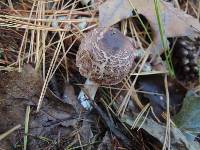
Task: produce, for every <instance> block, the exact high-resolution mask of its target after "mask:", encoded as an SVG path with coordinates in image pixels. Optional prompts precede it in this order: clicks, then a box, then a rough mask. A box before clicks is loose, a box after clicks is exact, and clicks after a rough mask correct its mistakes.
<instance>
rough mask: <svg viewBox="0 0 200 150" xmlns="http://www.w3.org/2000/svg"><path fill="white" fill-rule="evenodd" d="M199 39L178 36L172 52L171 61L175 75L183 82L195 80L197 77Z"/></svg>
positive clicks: (199, 49) (199, 51)
mask: <svg viewBox="0 0 200 150" xmlns="http://www.w3.org/2000/svg"><path fill="white" fill-rule="evenodd" d="M198 42H199V41H193V40H191V39H189V38H188V37H181V38H178V39H177V41H176V43H175V44H174V48H173V52H172V63H173V65H174V69H175V74H176V77H177V78H178V79H179V80H181V81H185V82H195V81H198V79H199V67H198V60H199V56H200V55H199V53H200V48H199V44H198Z"/></svg>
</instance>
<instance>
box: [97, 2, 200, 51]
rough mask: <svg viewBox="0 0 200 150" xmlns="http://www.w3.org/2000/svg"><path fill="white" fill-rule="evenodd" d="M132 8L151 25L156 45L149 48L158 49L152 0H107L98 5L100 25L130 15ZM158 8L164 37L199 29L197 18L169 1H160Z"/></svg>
mask: <svg viewBox="0 0 200 150" xmlns="http://www.w3.org/2000/svg"><path fill="white" fill-rule="evenodd" d="M133 10H136V11H137V13H138V14H141V15H143V16H145V17H146V19H147V20H148V21H149V23H150V25H151V28H152V32H153V38H154V39H153V41H154V44H155V46H156V47H155V46H152V45H151V46H150V50H153V49H155V48H156V49H158V50H160V49H161V48H162V47H161V46H162V45H161V42H160V31H159V25H158V22H157V17H156V13H155V4H154V1H153V0H142V1H139V0H123V1H122V0H109V1H107V2H105V3H103V4H102V5H101V6H100V10H99V11H100V12H99V22H100V26H102V27H108V26H112V25H114V24H115V23H117V22H119V21H121V20H122V19H125V18H128V17H131V16H132V15H133V14H132V12H133ZM160 10H161V16H160V17H161V21H162V23H163V28H164V29H165V36H166V37H176V36H192V35H194V34H196V33H198V32H199V31H200V24H199V22H198V20H197V19H195V18H194V17H192V16H190V15H187V14H186V13H185V12H183V11H182V10H180V9H178V8H174V7H173V5H172V4H171V3H168V2H164V1H161V2H160Z"/></svg>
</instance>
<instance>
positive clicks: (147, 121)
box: [0, 0, 200, 150]
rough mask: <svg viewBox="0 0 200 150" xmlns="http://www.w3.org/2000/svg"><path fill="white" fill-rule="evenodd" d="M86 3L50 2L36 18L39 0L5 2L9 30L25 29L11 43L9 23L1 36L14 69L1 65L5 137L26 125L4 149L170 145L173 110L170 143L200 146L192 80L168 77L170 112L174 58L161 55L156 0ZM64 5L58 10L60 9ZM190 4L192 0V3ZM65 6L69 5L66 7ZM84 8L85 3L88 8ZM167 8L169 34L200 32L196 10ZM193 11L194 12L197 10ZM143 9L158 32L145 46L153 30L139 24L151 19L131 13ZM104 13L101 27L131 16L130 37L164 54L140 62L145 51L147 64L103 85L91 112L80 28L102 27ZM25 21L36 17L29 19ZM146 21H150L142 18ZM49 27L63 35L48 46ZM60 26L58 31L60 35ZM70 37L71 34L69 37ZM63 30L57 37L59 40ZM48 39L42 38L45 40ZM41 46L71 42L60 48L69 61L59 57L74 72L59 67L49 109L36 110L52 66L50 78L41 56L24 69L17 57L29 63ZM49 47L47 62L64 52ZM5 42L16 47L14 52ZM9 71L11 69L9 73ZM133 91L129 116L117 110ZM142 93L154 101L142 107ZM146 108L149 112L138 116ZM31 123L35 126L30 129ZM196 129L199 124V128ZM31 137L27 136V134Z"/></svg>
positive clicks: (0, 122) (6, 61)
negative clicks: (169, 64) (85, 96)
mask: <svg viewBox="0 0 200 150" xmlns="http://www.w3.org/2000/svg"><path fill="white" fill-rule="evenodd" d="M81 2H82V4H81V3H79V2H78V1H69V2H67V3H66V5H68V4H69V6H71V8H72V9H71V8H70V9H71V10H70V9H67V7H63V4H64V3H65V2H64V1H63V2H61V1H55V2H49V5H48V7H47V8H52V9H50V10H44V12H45V11H47V12H45V14H42V13H41V12H42V11H40V13H41V14H42V16H40V15H41V14H40V15H38V14H37V13H35V10H34V11H33V12H32V13H33V14H32V15H30V18H29V19H30V20H29V19H28V18H27V16H28V15H29V13H30V11H29V10H30V9H29V8H31V7H29V8H28V7H27V6H29V5H30V6H31V5H32V4H33V3H32V2H26V1H24V2H23V3H22V5H20V3H17V4H18V5H16V3H12V2H11V1H9V2H8V4H7V5H4V4H6V3H7V2H6V1H3V2H2V3H3V6H2V7H1V8H2V10H1V11H2V12H3V13H5V12H6V14H7V15H0V21H1V24H0V26H2V27H3V26H5V25H7V27H8V28H9V29H11V28H12V30H16V28H18V32H20V34H18V35H17V36H16V37H15V38H14V37H13V38H14V40H13V41H11V42H10V43H9V44H8V43H6V40H5V39H4V37H5V38H10V39H11V40H12V39H13V38H12V36H10V37H8V35H9V33H10V32H11V31H9V30H7V31H6V33H8V35H7V34H6V36H5V35H3V34H2V33H5V28H2V30H1V35H3V36H1V38H0V39H1V42H0V50H1V56H0V58H1V60H3V61H1V64H2V65H1V69H2V70H7V71H1V74H0V78H1V80H0V91H1V94H0V99H1V100H0V113H1V117H0V137H1V135H3V137H4V136H5V135H6V134H3V133H6V131H12V129H15V127H18V126H17V125H18V124H21V125H22V127H21V128H19V129H18V128H16V129H15V130H16V131H15V130H13V131H12V132H11V133H9V135H6V137H4V138H3V139H1V140H0V145H1V146H0V148H4V149H10V148H11V147H12V148H16V149H22V147H26V146H27V147H28V148H29V149H39V148H46V149H64V148H66V149H73V148H74V149H97V148H98V149H99V150H101V149H118V148H120V147H123V148H124V149H125V148H126V149H133V147H134V148H135V149H146V148H147V149H149V148H150V149H151V148H152V149H161V148H162V145H163V144H164V143H165V134H166V126H165V122H166V118H165V117H166V115H167V117H168V115H172V116H173V118H172V120H173V121H174V123H175V124H174V123H173V122H172V120H170V121H171V123H170V124H171V127H170V132H169V133H168V134H170V135H171V136H170V139H168V140H170V141H171V146H170V147H168V148H171V149H180V148H181V149H192V150H193V149H194V150H196V149H200V147H199V144H198V143H197V141H198V137H199V124H198V121H199V118H198V113H199V112H198V109H199V107H198V106H199V105H198V97H196V96H191V95H187V96H186V98H184V97H185V94H186V92H187V90H188V88H187V87H184V86H185V85H183V84H182V83H181V82H179V81H178V80H177V79H174V78H171V77H170V80H168V90H169V100H170V101H169V102H170V114H166V110H167V107H166V106H167V99H168V98H167V96H166V94H165V92H166V89H165V84H164V78H163V77H164V76H163V75H162V74H165V73H166V70H165V69H164V68H166V67H165V65H166V64H165V63H163V62H164V61H163V60H162V59H163V58H162V59H161V56H160V55H161V54H162V53H163V51H164V50H163V45H162V41H161V34H160V27H159V25H158V20H157V19H158V18H157V16H156V12H155V3H154V2H155V1H153V0H144V1H137V0H124V1H121V0H107V1H105V0H100V1H99V0H82V1H81ZM183 3H184V2H183ZM37 4H41V5H40V8H42V9H44V8H45V7H46V6H45V7H43V6H44V5H43V4H44V3H42V2H37ZM184 4H185V3H184ZM34 5H35V6H36V2H34ZM56 5H57V8H56V9H57V10H56V9H55V6H56ZM188 5H190V3H189V4H188ZM0 6H1V5H0ZM60 6H61V7H63V8H64V11H63V10H62V9H63V8H62V9H61V7H60ZM17 7H18V8H17ZM81 7H83V8H81ZM181 7H182V6H181ZM186 7H187V6H186ZM13 8H15V9H13ZM19 8H20V9H19ZM74 8H76V9H77V10H76V9H74ZM80 8H81V9H83V11H82V10H81V9H80ZM98 8H99V14H98ZM42 9H41V10H42ZM79 9H80V10H79ZM55 10H56V11H58V10H59V12H55ZM160 10H161V12H160V17H161V22H162V24H163V28H164V35H163V36H164V38H165V39H167V38H176V37H180V36H188V37H191V38H194V37H196V36H198V34H199V30H200V25H199V21H198V20H197V19H196V18H195V17H198V16H195V15H194V13H195V11H194V10H193V11H194V13H193V16H195V17H192V16H191V15H188V14H186V13H185V12H183V11H182V10H181V9H179V8H175V7H174V6H173V5H172V3H169V2H165V1H160ZM188 10H189V9H188ZM188 10H187V13H189V14H190V12H189V11H188ZM17 11H18V12H17ZM67 12H70V13H67ZM19 13H21V14H20V17H21V18H20V17H19V16H18V15H19ZM54 13H55V14H59V15H58V16H56V17H55V16H54V17H55V18H57V19H54V20H52V18H51V17H52V16H53V15H52V16H51V14H54ZM66 14H67V15H66ZM34 15H35V16H34ZM43 15H44V16H43ZM79 15H80V16H79ZM82 15H83V16H82ZM49 16H50V17H49ZM138 16H143V17H144V18H145V19H146V20H147V21H148V23H149V25H150V28H151V31H150V32H151V34H152V35H151V37H150V38H152V39H150V41H151V43H150V45H148V48H147V49H146V48H144V47H141V45H142V44H141V43H139V42H141V41H142V39H141V38H140V37H139V36H141V35H143V34H147V33H142V32H146V31H145V29H144V31H141V30H138V29H136V28H137V27H136V25H137V26H142V28H143V27H144V26H143V25H141V24H140V25H138V24H134V23H135V22H134V23H133V24H134V25H131V21H130V20H129V22H127V20H128V19H129V18H134V17H136V18H138ZM90 17H91V18H90ZM47 18H48V19H49V20H48V19H47ZM34 19H35V20H34ZM97 19H99V26H100V27H110V26H115V27H117V28H118V26H117V25H116V24H117V23H119V22H120V23H122V22H123V23H122V26H121V31H122V32H123V33H127V32H130V33H131V34H130V33H128V34H129V35H131V36H129V39H130V40H131V41H133V43H134V44H133V45H139V48H141V49H138V51H140V50H143V52H146V51H148V50H149V51H150V54H151V55H155V54H156V55H157V56H156V57H157V58H156V59H157V60H154V62H151V60H148V59H147V62H146V61H145V62H143V63H144V64H140V62H141V60H140V59H142V57H143V55H141V56H140V57H139V59H138V61H137V62H136V63H138V64H139V65H138V68H137V67H136V68H134V69H133V70H134V71H133V72H132V73H131V75H130V77H127V79H124V80H123V82H121V83H119V84H118V85H116V86H109V87H107V86H102V87H100V88H99V90H98V92H97V95H96V97H95V101H94V102H92V103H91V104H92V105H93V107H94V109H93V110H92V111H91V112H85V110H84V109H83V108H82V106H81V105H80V103H79V102H78V101H77V95H78V92H79V91H80V89H79V88H78V87H82V86H80V83H83V82H84V78H83V77H80V74H79V73H78V72H77V68H76V67H75V63H74V61H75V59H74V56H75V54H76V52H77V49H78V46H79V44H80V41H81V36H80V35H84V33H83V32H87V31H89V30H91V29H92V28H94V27H95V26H97V25H96V23H97ZM24 20H26V21H27V20H29V21H28V23H27V22H25V21H24ZM47 20H48V21H47ZM49 21H50V22H52V23H50V24H51V25H52V26H49V24H48V25H47V24H46V22H49ZM139 21H143V20H142V19H141V18H140V19H139ZM128 24H129V26H130V28H129V29H128V30H127V29H125V28H126V27H127V25H128ZM145 25H146V24H145ZM69 27H70V28H69ZM24 28H27V31H31V38H30V37H29V34H26V33H27V32H24ZM44 28H45V30H46V31H48V32H51V33H50V34H49V33H48V34H46V33H45V34H46V35H47V39H48V40H50V41H51V42H55V43H54V44H55V45H54V44H52V43H51V42H50V44H49V45H53V46H52V47H51V46H49V45H46V44H47V43H45V42H44V43H45V44H44V45H42V44H41V43H39V42H40V40H39V39H40V37H42V36H40V32H41V33H42V32H44ZM142 30H143V29H142ZM35 31H37V33H39V34H38V35H37V40H36V39H35V37H34V36H35V35H34V34H35V33H34V32H35ZM54 32H55V33H54ZM61 32H66V33H67V34H66V36H68V35H69V37H72V38H66V37H65V36H63V35H64V34H63V33H62V34H61ZM70 32H72V33H73V35H70V34H71V33H70ZM137 32H138V33H137ZM24 33H25V36H24V38H23V40H22V41H23V42H22V45H21V46H22V47H21V48H20V44H19V39H21V38H22V36H21V35H22V34H24ZM52 33H53V34H54V35H52ZM56 33H57V34H56ZM137 34H138V35H137ZM13 35H14V34H13ZM48 36H49V37H48ZM51 36H52V37H51ZM62 36H63V37H65V38H66V39H65V40H64V42H63V39H62ZM55 37H56V38H57V41H55V39H54V38H55ZM29 38H30V39H29ZM43 38H44V37H43ZM43 38H41V41H42V39H43ZM59 38H60V39H59ZM27 39H28V40H27ZM74 39H76V40H77V39H78V40H77V41H74V43H75V45H72V46H71V43H73V40H74ZM43 40H44V39H43ZM140 40H141V41H140ZM26 42H27V43H26ZM143 42H144V40H143ZM2 43H3V46H2ZM56 43H58V45H56ZM147 43H148V42H147ZM23 44H24V45H23ZM59 44H60V45H62V46H60V45H59ZM26 46H27V47H29V48H30V49H31V50H30V49H29V50H30V51H29V52H28V51H27V49H26ZM34 46H36V47H35V48H36V49H37V50H42V47H43V48H44V47H45V46H48V48H49V47H50V49H51V50H54V49H59V47H62V48H63V47H64V46H66V47H67V49H68V48H69V49H68V50H66V51H65V48H63V50H61V51H63V53H61V51H59V54H58V57H57V59H58V62H59V60H64V61H62V62H61V63H60V62H59V63H58V64H59V65H60V66H61V67H59V68H56V69H58V70H59V69H60V68H62V67H63V66H64V67H63V68H65V69H66V70H67V71H66V72H65V71H64V72H65V73H66V74H65V73H63V72H62V73H61V75H60V76H59V77H56V76H55V75H52V74H51V75H50V76H51V77H52V76H53V77H52V78H51V80H50V84H52V85H53V86H52V87H53V88H52V87H50V86H48V87H47V91H46V94H45V96H44V100H43V102H42V105H41V110H40V111H39V112H38V113H36V107H37V104H38V99H39V97H40V94H41V90H42V87H43V84H44V82H43V78H44V77H45V75H44V74H45V73H44V72H42V75H43V77H42V75H41V74H40V71H38V70H37V69H36V70H35V69H34V68H32V66H35V65H36V66H37V65H38V62H37V63H35V62H34V61H32V62H31V65H30V64H29V65H24V67H23V68H22V70H21V72H20V73H19V72H17V71H13V70H17V67H16V66H15V65H16V64H17V63H18V62H17V61H21V60H22V61H24V62H29V60H32V59H33V58H34V57H33V56H34V55H35V52H34V50H35V48H34ZM168 46H169V45H168ZM56 47H57V48H56ZM40 48H41V49H40ZM48 48H47V49H45V48H44V49H43V52H44V53H45V54H47V55H46V56H45V59H46V58H47V59H46V60H47V62H48V61H49V60H48V59H49V58H50V59H51V58H53V55H57V54H56V53H54V54H53V53H52V51H49V49H48ZM5 49H8V51H7V50H5ZM19 49H21V50H22V49H23V50H24V53H20V55H22V54H23V59H21V60H18V59H17V58H19V56H20V55H19V56H17V55H16V54H18V53H19V52H18V50H19ZM21 50H20V51H21ZM37 54H39V53H36V55H37ZM41 54H42V53H41ZM144 54H146V53H144ZM62 55H63V56H62ZM16 56H17V57H16ZM43 56H44V55H43ZM65 56H66V57H65ZM27 58H28V59H27ZM41 58H44V57H41ZM45 59H44V60H45ZM41 60H42V59H41ZM41 60H39V61H41ZM15 61H16V62H17V63H16V62H15ZM156 61H158V63H159V64H160V66H161V67H160V66H159V67H158V66H156V65H157V64H156V63H155V62H156ZM41 62H42V61H41ZM41 62H39V63H41ZM47 62H45V63H44V61H43V63H44V64H43V67H44V66H45V65H47V66H48V67H49V62H48V63H47ZM63 62H64V63H63ZM154 63H155V64H154ZM143 66H145V67H146V68H145V67H144V69H140V67H143ZM20 67H22V66H20ZM48 67H47V68H48ZM36 68H37V67H36ZM44 68H45V67H44ZM44 68H43V71H44ZM149 68H150V69H149ZM50 69H51V65H50ZM8 70H9V71H10V72H8ZM11 70H12V71H11ZM159 71H160V72H159ZM56 72H57V70H56ZM152 74H153V75H152ZM154 74H156V75H154ZM61 76H62V77H63V76H64V78H66V79H65V81H59V80H60V77H61ZM54 78H55V80H54ZM136 79H137V80H136ZM132 85H133V86H134V90H133V92H132V93H131V94H130V95H131V96H127V91H128V90H129V88H131V87H132ZM191 90H193V89H191ZM102 91H103V92H102ZM125 97H126V98H128V101H127V102H126V103H127V104H125V105H126V106H127V107H125V110H124V112H125V115H124V116H123V115H121V114H117V112H118V109H119V108H120V107H121V105H122V104H123V103H124V98H125ZM135 99H137V100H139V101H141V103H142V104H143V105H144V106H145V105H146V106H148V108H147V109H146V110H142V112H140V111H141V110H140V109H141V108H139V107H138V106H137V103H136V101H135ZM130 100H132V101H130ZM27 106H28V107H30V112H31V113H30V115H29V117H30V120H29V123H28V124H27V123H26V130H25V129H24V122H25V114H26V108H27ZM149 106H150V107H149ZM146 111H147V112H146ZM138 114H139V115H141V116H137V115H138ZM163 114H164V115H163ZM27 117H28V116H26V118H27ZM138 119H139V120H138ZM136 121H137V124H136V126H135V127H136V128H135V129H132V128H131V127H132V125H133V124H135V123H136ZM27 126H28V128H29V130H27ZM9 129H11V130H9ZM24 131H25V132H26V133H28V135H26V134H24ZM186 131H187V132H186ZM188 131H192V133H191V132H188ZM188 133H189V134H188ZM23 138H24V139H26V140H24V141H23ZM168 146H169V145H168Z"/></svg>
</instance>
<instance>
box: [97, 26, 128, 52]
mask: <svg viewBox="0 0 200 150" xmlns="http://www.w3.org/2000/svg"><path fill="white" fill-rule="evenodd" d="M126 40H127V39H126V38H125V36H124V35H123V34H122V33H121V32H120V31H118V30H115V29H111V30H108V31H106V32H105V33H104V35H103V38H102V39H101V40H100V41H99V42H98V45H99V46H100V48H101V49H106V51H105V52H106V53H107V54H108V55H115V54H117V53H118V52H119V51H120V50H123V49H125V44H126Z"/></svg>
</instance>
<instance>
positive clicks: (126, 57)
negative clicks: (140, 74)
mask: <svg viewBox="0 0 200 150" xmlns="http://www.w3.org/2000/svg"><path fill="white" fill-rule="evenodd" d="M134 50H135V48H134V47H133V46H132V44H131V42H130V41H129V39H128V38H127V37H126V36H124V35H123V34H122V33H121V32H120V31H119V30H118V29H115V28H96V29H94V30H92V31H90V32H89V33H87V34H86V35H85V37H84V38H83V39H82V41H81V44H80V47H79V50H78V52H77V55H76V65H77V67H79V71H80V73H81V75H83V76H84V77H86V78H89V79H90V80H92V81H94V82H96V83H98V84H105V85H110V84H117V83H119V82H120V81H121V80H122V79H124V78H125V76H127V75H128V73H129V72H130V69H131V68H132V65H133V63H134Z"/></svg>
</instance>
